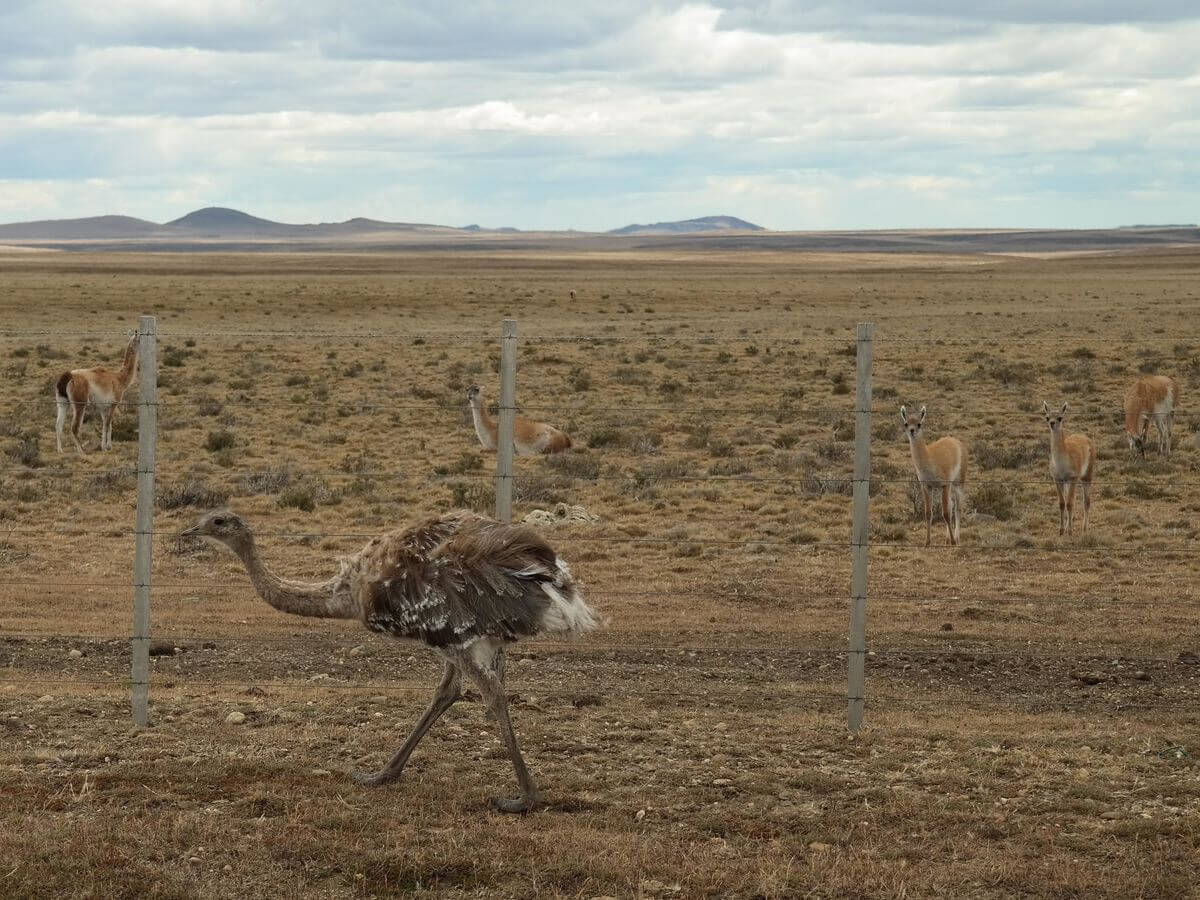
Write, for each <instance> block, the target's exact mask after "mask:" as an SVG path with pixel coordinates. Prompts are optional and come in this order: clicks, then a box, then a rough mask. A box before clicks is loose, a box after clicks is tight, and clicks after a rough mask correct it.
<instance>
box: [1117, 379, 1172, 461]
mask: <svg viewBox="0 0 1200 900" xmlns="http://www.w3.org/2000/svg"><path fill="white" fill-rule="evenodd" d="M1178 404H1179V382H1178V381H1176V380H1175V379H1174V378H1171V377H1169V376H1167V375H1144V376H1142V377H1141V378H1139V379H1138V380H1137V381H1135V382H1134V383H1133V384H1131V385H1130V386H1129V390H1128V391H1126V392H1125V436H1126V437H1127V438H1128V439H1129V449H1130V450H1132V451H1133V452H1134V453H1136V454H1138V455H1139V456H1141V457H1142V459H1145V458H1146V432H1147V431H1149V430H1150V420H1151V419H1153V420H1154V425H1155V427H1156V428H1158V452H1159V453H1161V454H1162V455H1163V456H1168V457H1169V456H1170V455H1171V429H1172V427H1174V425H1175V407H1176V406H1177V405H1178Z"/></svg>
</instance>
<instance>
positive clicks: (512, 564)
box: [182, 510, 597, 812]
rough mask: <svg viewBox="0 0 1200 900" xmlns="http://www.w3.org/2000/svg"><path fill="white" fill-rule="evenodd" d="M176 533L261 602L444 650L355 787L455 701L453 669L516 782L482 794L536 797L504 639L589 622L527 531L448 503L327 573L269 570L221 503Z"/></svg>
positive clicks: (502, 804)
mask: <svg viewBox="0 0 1200 900" xmlns="http://www.w3.org/2000/svg"><path fill="white" fill-rule="evenodd" d="M182 535H184V536H196V537H206V538H210V539H212V540H215V541H219V542H221V543H223V544H225V545H226V546H227V547H229V548H230V549H231V550H232V551H233V552H234V553H236V554H237V555H238V557H240V558H241V560H242V562H243V564H244V565H245V566H246V571H247V572H248V573H249V575H250V580H251V582H252V583H253V584H254V586H255V588H256V589H257V590H258V592H259V593H260V594H261V595H262V597H263V599H265V600H266V601H267V602H268V603H270V604H271V605H272V606H274V607H275V608H276V609H279V610H281V611H283V612H287V613H291V614H293V615H303V616H321V617H325V618H342V619H354V618H356V619H359V620H360V621H361V622H362V623H363V625H365V626H366V627H367V628H369V629H371V630H372V631H377V632H380V633H384V634H390V635H392V636H394V637H398V638H408V639H412V640H417V641H421V642H422V643H424V644H426V645H427V646H429V647H431V648H433V649H434V650H436V651H437V652H438V653H439V654H440V655H441V656H442V657H443V658H444V659H445V670H444V672H443V674H442V681H441V684H440V685H439V686H438V689H437V693H436V694H435V695H434V698H433V702H432V703H431V704H430V706H429V709H428V710H426V712H425V714H424V715H423V716H422V717H421V719H420V720H419V721H418V722H417V725H416V727H415V728H414V729H413V731H412V733H411V734H410V735H409V737H408V739H407V740H406V741H405V742H404V744H403V746H402V747H401V748H400V749H399V750H398V751H397V752H396V753H395V754H394V755H393V756H392V758H391V760H389V761H388V763H387V765H385V766H384V767H383V769H381V770H380V771H378V772H375V773H371V774H355V776H354V777H355V779H356V780H357V781H358V782H360V783H361V784H367V785H379V784H384V783H387V782H389V781H394V780H395V779H396V778H398V777H399V776H400V774H401V772H402V771H403V770H404V766H405V764H406V763H407V762H408V757H409V755H410V754H411V753H412V751H413V749H414V748H415V747H416V745H417V743H418V742H419V741H420V740H421V738H422V737H423V736H424V735H425V732H426V731H428V730H429V728H430V727H431V726H432V725H433V723H434V722H436V721H437V719H438V718H439V717H440V716H441V715H442V713H444V712H445V711H446V710H447V709H449V708H450V706H451V705H453V703H454V702H455V701H456V700H457V699H458V697H459V695H460V685H461V680H462V675H463V674H464V673H465V674H466V675H467V676H469V677H470V678H471V679H472V680H473V681H474V682H475V683H476V684H477V685H478V686H479V689H480V692H481V693H482V694H483V697H484V700H485V701H486V702H487V704H488V706H489V707H490V708H491V711H492V713H493V715H494V716H495V718H496V722H497V725H498V726H499V729H500V733H501V736H502V737H503V738H504V742H505V744H506V745H507V747H508V751H509V755H510V756H511V758H512V763H513V768H514V770H515V771H516V774H517V780H518V782H519V783H520V786H521V796H520V797H517V798H515V799H512V800H509V799H499V798H496V799H493V801H492V804H493V806H495V807H496V808H497V809H499V810H501V811H504V812H526V811H528V810H529V809H532V808H533V807H534V806H536V805H537V803H538V802H539V801H540V797H539V795H538V792H537V788H536V787H535V785H534V782H533V779H532V778H531V777H530V775H529V771H528V769H527V768H526V767H525V761H524V759H523V758H522V756H521V751H520V748H519V747H518V745H517V740H516V736H515V734H514V733H513V730H512V723H511V721H510V720H509V715H508V701H507V698H506V696H505V692H504V645H505V644H506V643H507V642H509V641H514V640H518V639H520V638H522V637H529V636H532V635H535V634H541V633H544V632H557V633H572V634H579V633H583V632H586V631H590V630H591V629H593V628H595V627H596V625H597V621H596V617H595V615H594V613H593V612H592V610H591V609H590V608H589V607H588V605H587V603H586V602H585V601H584V599H583V597H582V596H581V595H580V593H579V585H578V582H577V581H575V579H574V578H573V577H572V576H571V572H570V570H569V569H568V568H567V565H566V563H565V562H563V561H562V560H561V559H560V558H559V557H558V555H557V554H556V553H555V552H554V550H553V549H552V548H551V547H550V546H549V545H548V544H547V543H546V542H545V541H544V540H543V539H542V538H541V537H540V536H539V535H538V534H537V533H536V532H534V531H532V530H531V529H529V528H525V527H522V526H514V525H506V524H503V523H501V522H497V521H495V520H494V519H488V518H485V517H483V516H479V515H476V514H475V513H472V512H468V511H465V510H460V511H457V512H453V513H449V514H447V515H444V516H440V517H437V518H433V519H429V520H427V521H425V522H422V523H421V524H419V525H415V526H413V527H411V528H407V529H402V530H397V531H393V532H391V533H389V534H385V535H381V536H379V537H375V538H372V539H371V540H370V541H368V542H367V545H366V546H365V547H363V549H362V550H361V551H360V552H359V553H358V554H357V555H355V556H353V557H350V558H347V559H344V560H342V564H341V569H340V571H339V572H338V573H337V574H336V575H334V576H332V577H331V578H329V579H328V580H327V581H323V582H317V583H311V584H309V583H303V582H295V581H286V580H284V579H280V578H278V577H276V576H275V575H273V574H272V573H271V572H270V571H269V570H268V569H267V568H266V566H265V565H264V564H263V562H262V560H261V558H260V557H259V554H258V550H257V547H256V545H255V541H254V535H253V533H252V532H251V530H250V527H249V526H248V525H247V524H246V523H245V522H244V521H243V520H242V519H241V518H240V517H239V516H237V515H236V514H234V513H232V512H230V511H228V510H216V511H213V512H210V513H208V514H207V515H205V516H204V517H203V518H201V519H200V521H199V522H197V523H196V524H195V525H193V526H192V527H191V528H188V529H186V530H185V531H184V532H182Z"/></svg>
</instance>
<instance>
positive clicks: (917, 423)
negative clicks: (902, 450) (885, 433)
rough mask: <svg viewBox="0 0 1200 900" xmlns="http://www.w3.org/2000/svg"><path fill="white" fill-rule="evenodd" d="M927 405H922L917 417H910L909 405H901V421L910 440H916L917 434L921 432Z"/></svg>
mask: <svg viewBox="0 0 1200 900" xmlns="http://www.w3.org/2000/svg"><path fill="white" fill-rule="evenodd" d="M926 411H927V410H926V407H924V406H922V407H921V412H920V413H919V414H918V415H917V416H916V417H915V418H909V415H908V407H907V406H902V407H900V421H901V422H902V423H903V424H904V433H905V434H906V435H908V439H909V440H910V441H915V440H916V439H917V435H919V434H920V433H921V427H922V426H923V425H924V424H925V413H926Z"/></svg>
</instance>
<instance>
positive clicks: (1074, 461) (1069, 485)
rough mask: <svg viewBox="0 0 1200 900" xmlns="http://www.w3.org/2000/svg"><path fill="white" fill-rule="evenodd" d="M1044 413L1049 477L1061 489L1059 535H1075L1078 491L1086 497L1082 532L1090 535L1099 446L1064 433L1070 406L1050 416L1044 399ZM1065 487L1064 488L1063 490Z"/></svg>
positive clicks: (1077, 435) (1064, 406)
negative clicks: (1047, 442) (1048, 447)
mask: <svg viewBox="0 0 1200 900" xmlns="http://www.w3.org/2000/svg"><path fill="white" fill-rule="evenodd" d="M1042 413H1043V415H1045V417H1046V424H1047V425H1049V426H1050V477H1051V478H1053V479H1054V487H1055V488H1056V489H1057V490H1058V533H1059V534H1060V535H1061V534H1062V533H1063V523H1064V520H1065V522H1066V531H1067V534H1068V535H1070V534H1072V533H1073V530H1074V525H1075V488H1076V486H1078V487H1079V489H1080V491H1081V492H1082V494H1083V531H1084V533H1085V534H1086V533H1087V527H1088V513H1089V512H1090V511H1091V508H1092V479H1093V478H1094V477H1095V475H1096V445H1095V444H1093V443H1092V442H1091V441H1089V440H1088V439H1087V436H1086V435H1083V434H1073V435H1071V436H1070V437H1067V436H1066V435H1065V434H1064V433H1063V419H1064V418H1065V417H1066V415H1067V404H1066V403H1064V404H1063V405H1062V409H1061V410H1059V411H1058V412H1057V413H1051V412H1050V407H1049V405H1048V404H1047V403H1046V401H1045V400H1043V401H1042ZM1064 485H1065V489H1064Z"/></svg>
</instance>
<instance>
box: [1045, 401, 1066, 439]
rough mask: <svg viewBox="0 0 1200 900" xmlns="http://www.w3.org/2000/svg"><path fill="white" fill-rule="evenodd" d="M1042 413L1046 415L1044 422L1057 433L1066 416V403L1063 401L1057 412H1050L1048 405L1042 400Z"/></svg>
mask: <svg viewBox="0 0 1200 900" xmlns="http://www.w3.org/2000/svg"><path fill="white" fill-rule="evenodd" d="M1042 415H1044V416H1045V417H1046V424H1047V425H1049V426H1050V430H1051V431H1052V432H1055V433H1057V432H1058V431H1059V430H1060V429H1061V428H1062V423H1063V419H1065V418H1066V416H1067V404H1065V403H1064V404H1063V405H1062V409H1060V410H1059V411H1058V412H1051V411H1050V406H1049V405H1048V404H1047V403H1046V401H1045V400H1043V401H1042Z"/></svg>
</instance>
